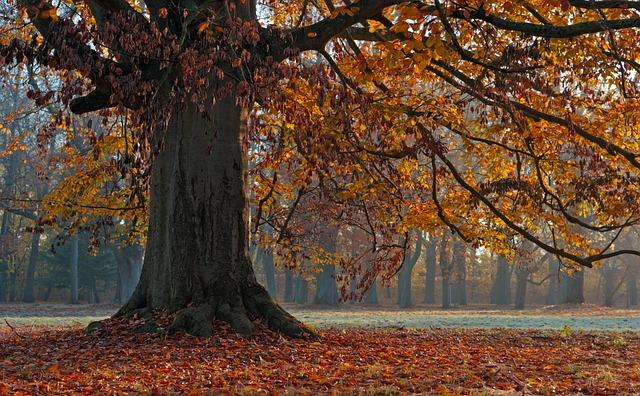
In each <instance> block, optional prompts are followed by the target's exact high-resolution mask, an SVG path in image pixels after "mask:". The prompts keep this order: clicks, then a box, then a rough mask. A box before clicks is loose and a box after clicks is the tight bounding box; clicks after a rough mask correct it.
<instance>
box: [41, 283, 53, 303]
mask: <svg viewBox="0 0 640 396" xmlns="http://www.w3.org/2000/svg"><path fill="white" fill-rule="evenodd" d="M52 289H53V283H52V282H51V281H49V282H48V283H47V288H46V289H45V290H44V294H43V295H42V301H49V297H50V296H51V290H52Z"/></svg>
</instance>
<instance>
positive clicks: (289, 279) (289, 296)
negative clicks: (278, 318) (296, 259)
mask: <svg viewBox="0 0 640 396" xmlns="http://www.w3.org/2000/svg"><path fill="white" fill-rule="evenodd" d="M294 286H295V285H294V283H293V271H292V270H290V269H289V268H287V269H285V270H284V296H283V299H284V302H286V303H290V302H294V301H295V299H296V296H295V287H294Z"/></svg>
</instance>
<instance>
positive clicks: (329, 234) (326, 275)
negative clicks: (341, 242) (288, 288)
mask: <svg viewBox="0 0 640 396" xmlns="http://www.w3.org/2000/svg"><path fill="white" fill-rule="evenodd" d="M321 243H322V247H323V249H324V250H325V251H326V252H327V253H329V254H332V253H335V252H336V244H337V243H338V229H337V227H334V226H327V228H326V229H325V230H324V232H323V235H322V236H321ZM339 302H340V296H339V294H338V284H337V283H336V266H335V265H333V264H330V265H327V264H325V265H323V266H322V271H321V272H320V273H319V274H318V275H317V276H316V295H315V298H314V300H313V303H314V304H317V305H332V306H335V305H338V303H339Z"/></svg>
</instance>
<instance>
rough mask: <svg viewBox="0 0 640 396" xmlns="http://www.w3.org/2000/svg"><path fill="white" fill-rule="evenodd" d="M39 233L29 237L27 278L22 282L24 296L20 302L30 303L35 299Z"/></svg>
mask: <svg viewBox="0 0 640 396" xmlns="http://www.w3.org/2000/svg"><path fill="white" fill-rule="evenodd" d="M40 235H41V234H40V233H38V232H34V233H33V234H32V235H31V251H30V252H29V264H28V265H27V276H26V278H25V282H24V294H23V295H22V301H23V302H26V303H32V302H35V301H36V298H35V290H34V289H35V275H36V265H37V264H38V256H39V255H40Z"/></svg>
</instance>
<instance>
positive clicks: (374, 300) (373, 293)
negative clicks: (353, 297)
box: [364, 280, 380, 305]
mask: <svg viewBox="0 0 640 396" xmlns="http://www.w3.org/2000/svg"><path fill="white" fill-rule="evenodd" d="M364 302H365V304H369V305H379V304H380V302H379V300H378V281H377V280H374V281H373V283H372V284H371V287H369V290H367V293H366V294H365V297H364Z"/></svg>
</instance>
